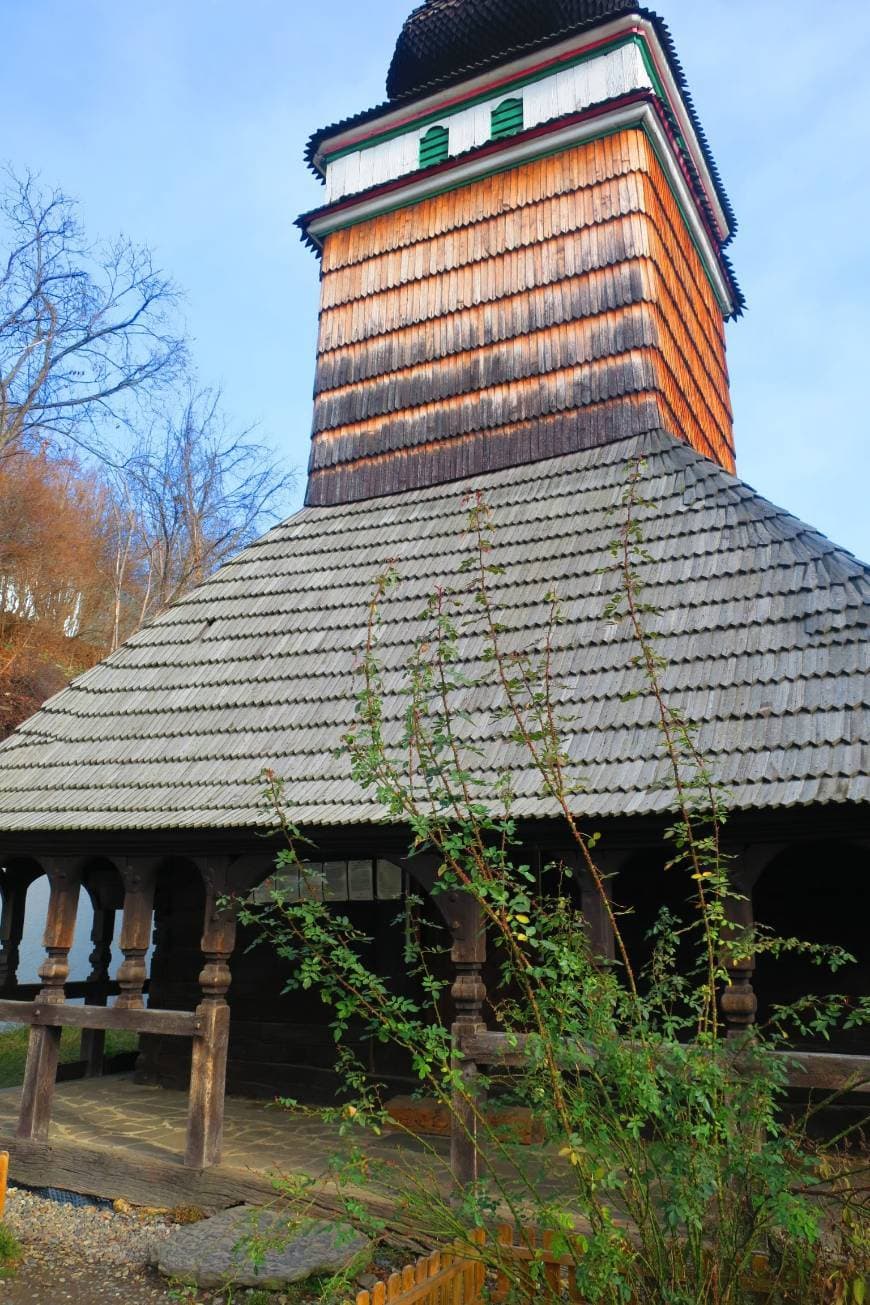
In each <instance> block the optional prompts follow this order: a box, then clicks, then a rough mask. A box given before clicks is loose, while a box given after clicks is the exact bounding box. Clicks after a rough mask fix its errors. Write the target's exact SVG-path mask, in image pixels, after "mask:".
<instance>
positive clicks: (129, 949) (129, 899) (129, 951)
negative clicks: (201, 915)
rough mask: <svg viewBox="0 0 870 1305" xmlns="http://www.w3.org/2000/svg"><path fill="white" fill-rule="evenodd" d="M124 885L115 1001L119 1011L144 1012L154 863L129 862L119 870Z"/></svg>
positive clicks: (155, 866)
mask: <svg viewBox="0 0 870 1305" xmlns="http://www.w3.org/2000/svg"><path fill="white" fill-rule="evenodd" d="M121 879H122V881H123V884H124V914H123V917H122V920H121V951H122V952H123V953H124V959H123V961H122V962H121V965H120V968H119V969H118V984H119V985H120V988H121V991H120V993H119V995H118V996H117V997H116V999H115V1005H116V1007H117V1008H118V1009H119V1010H143V1009H144V1007H145V998H144V996H143V991H144V988H145V980H146V979H147V978H148V967H147V966H146V964H145V957H146V956H147V955H148V948H149V947H150V946H151V929H152V921H153V917H154V886H155V884H156V882H157V863H156V862H154V861H144V860H140V859H138V858H137V859H135V860H129V861H127V862H126V864H125V865H124V867H123V869H122V870H121Z"/></svg>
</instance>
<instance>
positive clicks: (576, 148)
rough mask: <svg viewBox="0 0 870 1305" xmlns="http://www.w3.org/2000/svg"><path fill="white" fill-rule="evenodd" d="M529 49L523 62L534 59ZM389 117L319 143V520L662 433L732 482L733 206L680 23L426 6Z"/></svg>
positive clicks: (594, 3) (609, 2) (517, 4)
mask: <svg viewBox="0 0 870 1305" xmlns="http://www.w3.org/2000/svg"><path fill="white" fill-rule="evenodd" d="M519 46H521V47H522V49H521V50H519V51H518V50H517V47H519ZM388 90H389V93H390V95H391V100H390V102H389V103H388V104H387V105H385V106H384V107H382V108H380V109H376V110H374V111H373V112H369V113H365V114H362V115H360V116H359V117H358V118H355V119H353V120H351V121H349V122H345V123H342V124H340V125H338V126H336V127H332V128H328V129H326V130H324V131H321V132H318V133H317V134H316V135H315V136H314V137H313V139H312V141H311V144H310V148H309V159H310V162H311V163H312V165H313V167H314V168H315V170H316V171H317V172H318V173H319V174H320V176H321V177H322V178H323V180H324V183H325V186H326V199H327V202H326V204H325V205H324V206H323V207H322V208H320V209H318V210H317V211H316V212H314V213H309V214H308V215H306V216H305V217H304V218H302V219H300V224H301V226H302V229H303V231H304V232H305V235H306V236H307V238H308V239H309V240H310V241H311V242H312V243H313V244H315V245H316V246H317V247H318V249H319V250H320V251H321V254H322V261H323V275H322V298H321V319H320V338H319V345H318V360H317V378H316V400H315V413H314V434H313V444H312V450H311V463H310V480H309V491H308V502H309V503H310V504H333V503H342V502H348V501H352V500H356V499H360V498H367V497H370V496H373V495H379V494H389V493H395V492H397V491H401V490H407V489H416V488H419V487H422V486H424V485H430V484H436V483H439V482H441V481H447V480H456V479H461V478H464V477H467V476H469V475H474V474H478V473H480V472H487V471H493V470H496V469H498V468H502V467H506V466H512V465H516V464H518V463H525V462H530V461H534V460H537V459H541V458H547V457H551V456H555V455H558V454H564V453H572V452H577V451H580V450H582V449H587V448H592V447H595V446H599V445H601V444H605V443H609V442H611V441H615V440H620V439H624V438H626V437H628V436H632V435H637V434H641V433H642V432H644V431H649V430H656V429H663V430H666V431H668V432H670V433H672V434H674V435H676V436H678V437H679V438H680V439H682V440H685V441H686V442H687V443H689V444H690V445H692V447H693V448H695V449H696V450H698V451H699V452H700V453H703V454H704V455H705V456H706V457H708V458H712V459H715V460H716V461H717V462H718V463H720V464H721V465H722V466H723V467H725V468H726V469H728V470H731V471H733V470H734V443H733V437H732V418H731V407H730V402H729V390H728V370H727V364H726V359H725V338H724V323H725V320H726V319H727V318H728V317H730V316H731V315H733V314H734V313H735V312H738V311H739V309H740V307H741V298H740V292H739V290H738V289H737V287H736V285H735V283H734V279H733V276H732V275H731V271H730V268H729V266H728V262H727V259H726V257H725V255H724V253H723V250H724V247H725V245H726V244H727V243H728V240H729V239H730V237H731V235H732V233H733V227H734V223H733V218H732V215H731V212H730V208H729V205H728V201H727V199H726V197H725V196H724V194H723V192H722V188H721V186H720V184H719V182H718V178H717V175H716V170H715V166H714V164H713V163H712V160H711V158H710V156H709V152H708V150H707V148H706V145H705V141H704V137H703V135H702V132H701V130H700V127H699V125H698V123H697V121H696V118H695V115H694V113H693V111H692V107H691V102H690V100H689V98H688V95H687V92H686V89H685V84H684V81H683V77H682V74H681V71H680V68H679V65H678V63H677V61H676V58H675V55H674V52H673V49H672V46H671V43H670V39H669V37H668V34H667V31H666V29H665V28H664V26H663V24H662V23H661V21H660V20H659V19H658V18H657V17H655V16H654V15H652V14H648V13H647V12H646V11H644V10H643V9H641V8H639V7H638V6H637V5H636V4H632V3H627V0H543V3H536V4H533V5H530V4H527V3H525V0H504V2H500V3H493V0H428V2H427V3H426V4H424V5H423V6H421V7H420V8H419V9H417V10H415V11H414V12H413V13H412V14H411V16H410V17H409V19H408V20H407V22H406V24H405V26H404V29H403V31H402V34H401V37H400V39H399V44H398V47H397V49H396V53H395V56H394V59H393V64H392V67H391V70H390V76H389V81H388Z"/></svg>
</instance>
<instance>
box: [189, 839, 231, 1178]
mask: <svg viewBox="0 0 870 1305" xmlns="http://www.w3.org/2000/svg"><path fill="white" fill-rule="evenodd" d="M229 864H230V862H229V857H215V858H213V859H212V860H210V861H208V862H207V863H206V864H205V865H204V866H203V868H202V871H203V877H204V879H205V886H206V902H205V922H204V926H203V934H202V952H203V956H204V958H205V965H204V967H203V970H202V973H201V974H200V976H199V983H200V988H201V990H202V1000H201V1002H200V1004H199V1006H198V1007H197V1009H196V1013H197V1016H198V1017H199V1019H200V1021H201V1024H202V1032H201V1033H200V1034H199V1035H198V1036H197V1037H195V1038H194V1039H193V1056H192V1059H191V1066H190V1099H189V1103H188V1117H187V1149H186V1152H185V1157H184V1163H185V1165H187V1166H188V1168H190V1169H205V1168H207V1167H208V1166H209V1165H214V1164H218V1163H219V1161H220V1158H221V1152H222V1148H223V1128H224V1099H225V1095H226V1077H227V1048H228V1045H229V1036H230V1008H229V1005H228V1004H227V999H226V994H227V992H228V991H229V987H230V983H231V982H232V975H231V973H230V967H229V964H228V962H229V959H230V957H231V956H232V954H233V948H234V947H235V944H236V913H235V910H234V909H233V908H229V909H223V910H222V909H221V908H220V906H219V902H220V899H221V898H222V897H224V896H225V895H226V893H227V892H228V888H229Z"/></svg>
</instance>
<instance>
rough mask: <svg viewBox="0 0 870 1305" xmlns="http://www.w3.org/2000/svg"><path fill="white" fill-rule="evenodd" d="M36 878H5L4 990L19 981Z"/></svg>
mask: <svg viewBox="0 0 870 1305" xmlns="http://www.w3.org/2000/svg"><path fill="white" fill-rule="evenodd" d="M32 882H33V878H32V876H25V875H21V874H14V873H13V874H6V875H4V877H3V912H2V915H0V991H2V990H3V989H4V988H14V987H15V985H16V983H17V982H18V964H19V960H20V957H21V938H22V935H23V934H24V910H25V905H26V901H27V890H28V888H29V887H30V885H31V883H32Z"/></svg>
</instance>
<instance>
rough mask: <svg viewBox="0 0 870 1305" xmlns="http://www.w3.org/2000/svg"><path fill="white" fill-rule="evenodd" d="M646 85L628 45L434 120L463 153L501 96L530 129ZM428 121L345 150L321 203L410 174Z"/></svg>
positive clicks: (485, 127)
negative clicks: (517, 107)
mask: <svg viewBox="0 0 870 1305" xmlns="http://www.w3.org/2000/svg"><path fill="white" fill-rule="evenodd" d="M651 86H652V82H651V80H650V76H649V73H648V71H647V68H646V64H645V63H644V60H643V56H642V54H641V52H640V49H639V48H638V46H637V45H636V44H634V43H632V44H630V45H625V46H622V47H621V48H620V49H618V50H611V51H609V52H608V53H607V54H603V55H601V56H599V57H598V58H595V59H588V60H586V62H585V63H580V64H577V65H575V66H574V67H573V68H565V69H563V70H562V71H560V72H556V73H553V75H552V76H550V77H544V78H541V79H540V81H536V82H530V83H529V84H528V85H527V86H523V87H521V88H520V89H518V90H514V91H506V92H505V91H503V92H501V93H500V94H498V95H495V96H493V97H492V98H491V99H489V100H486V101H482V102H481V103H480V104H474V105H471V106H470V107H469V108H467V109H460V110H459V111H458V112H457V113H454V114H448V115H445V116H444V117H443V118H442V119H441V120H440V122H441V125H443V126H445V127H447V128H448V129H449V131H450V154H451V155H458V154H465V153H467V151H468V150H471V149H478V148H479V147H480V146H481V145H485V144H486V143H487V142H488V141H489V139H490V120H491V115H492V111H493V109H494V108H495V107H496V106H497V105H499V104H501V102H502V101H503V100H506V99H512V98H514V97H519V98H521V99H522V101H523V109H524V121H525V125H526V127H536V126H538V125H539V124H540V123H544V122H551V121H552V120H553V119H554V118H560V117H563V116H564V115H565V114H568V113H576V112H578V111H580V110H582V109H588V108H589V107H590V106H592V105H593V104H601V103H603V102H604V101H605V100H611V99H615V98H616V97H617V96H620V95H625V94H627V93H628V92H629V91H633V90H637V89H639V88H641V87H651ZM431 125H432V124H431V123H429V124H427V126H426V127H424V128H413V129H411V130H409V131H407V132H405V133H404V134H403V135H401V136H396V137H394V138H393V139H392V140H388V141H384V142H382V143H381V144H379V145H373V146H371V147H370V148H369V149H364V150H359V151H355V152H354V153H352V154H346V155H344V156H343V157H342V158H340V159H336V160H335V161H334V162H333V163H330V164H329V166H328V168H327V174H326V198H327V202H328V203H333V202H334V201H335V200H338V199H342V198H343V197H344V196H345V195H356V194H359V193H360V192H361V191H365V190H368V189H370V188H371V187H373V186H380V185H383V184H384V182H387V181H394V180H396V178H398V177H405V176H408V175H409V174H410V173H412V172H416V171H417V168H418V164H419V157H420V154H419V151H420V139H421V137H422V136H424V135H425V133H426V131H428V129H429V127H430V126H431Z"/></svg>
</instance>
